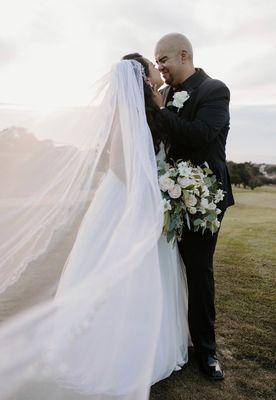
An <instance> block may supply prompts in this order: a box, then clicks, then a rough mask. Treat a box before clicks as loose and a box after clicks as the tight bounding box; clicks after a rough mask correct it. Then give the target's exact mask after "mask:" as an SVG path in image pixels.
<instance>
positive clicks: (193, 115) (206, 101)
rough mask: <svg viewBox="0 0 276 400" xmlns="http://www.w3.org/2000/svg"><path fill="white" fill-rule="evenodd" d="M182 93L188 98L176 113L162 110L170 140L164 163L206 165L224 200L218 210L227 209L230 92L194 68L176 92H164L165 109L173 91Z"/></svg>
mask: <svg viewBox="0 0 276 400" xmlns="http://www.w3.org/2000/svg"><path fill="white" fill-rule="evenodd" d="M182 90H185V91H187V92H188V93H189V95H190V97H189V98H188V100H186V101H185V102H184V105H183V107H182V108H180V110H179V111H178V112H177V108H175V107H173V106H169V107H168V108H164V109H162V110H161V112H162V115H163V117H164V120H165V124H166V127H167V131H168V134H169V136H170V138H171V147H170V150H169V153H168V157H167V159H168V160H169V158H173V159H174V160H177V159H183V160H191V161H192V162H193V163H194V164H196V165H201V164H203V163H204V162H205V161H207V162H208V164H209V166H210V168H211V170H212V171H213V172H214V173H215V175H216V176H217V178H218V180H219V181H220V182H221V183H222V189H223V190H224V191H225V197H224V200H223V201H222V202H221V203H220V204H219V206H220V207H221V208H222V209H226V208H227V207H228V206H231V205H233V204H234V198H233V194H232V188H231V183H230V177H229V173H228V169H227V165H226V155H225V145H226V139H227V135H228V131H229V120H230V117H229V100H230V92H229V89H228V88H227V86H226V85H225V84H224V83H223V82H221V81H219V80H216V79H212V78H210V77H209V76H208V75H207V74H206V73H205V72H204V71H203V70H202V69H201V68H196V72H195V73H194V74H193V75H192V76H190V77H189V78H188V79H187V80H186V81H185V82H184V83H182V84H181V85H179V86H178V87H177V88H176V89H175V90H173V88H171V87H170V86H167V87H166V88H165V89H164V91H163V96H164V99H165V105H167V103H168V102H169V101H171V100H172V99H173V94H174V92H175V91H182Z"/></svg>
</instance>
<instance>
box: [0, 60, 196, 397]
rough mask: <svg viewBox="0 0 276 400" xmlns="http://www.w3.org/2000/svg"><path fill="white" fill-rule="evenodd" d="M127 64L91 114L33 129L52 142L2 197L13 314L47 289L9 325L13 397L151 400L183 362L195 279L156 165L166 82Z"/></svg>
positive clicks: (7, 371)
mask: <svg viewBox="0 0 276 400" xmlns="http://www.w3.org/2000/svg"><path fill="white" fill-rule="evenodd" d="M125 58H126V59H125V60H122V61H121V62H119V63H117V64H116V65H115V66H113V68H112V70H111V72H110V73H109V74H107V75H106V76H105V77H104V78H102V80H100V81H99V82H98V83H97V84H96V85H95V87H94V88H93V89H94V95H93V98H92V101H91V103H90V104H89V106H88V107H86V108H85V109H81V110H77V111H76V110H74V111H70V113H71V114H70V115H69V114H68V113H60V114H58V115H52V114H51V115H50V116H47V118H45V119H44V120H43V121H40V122H36V123H34V124H33V125H32V128H33V129H36V132H40V133H43V135H44V138H45V137H47V138H49V139H51V141H50V142H49V141H48V142H47V143H48V145H47V146H48V147H47V149H46V147H45V148H44V147H43V151H42V150H41V149H40V147H39V148H38V147H36V152H35V153H34V154H32V156H31V157H30V156H28V155H26V154H24V161H22V162H19V161H18V159H17V160H16V162H17V164H18V165H17V167H14V169H13V170H12V172H11V175H10V177H9V181H8V185H6V186H5V190H4V191H3V193H2V192H1V197H0V213H1V215H0V216H1V222H0V228H1V231H0V232H1V236H0V239H1V247H0V248H1V264H0V281H1V287H0V290H1V292H2V293H1V300H2V304H4V307H3V308H4V309H5V308H7V307H8V306H9V304H10V303H9V301H10V300H9V299H10V296H11V295H10V293H11V292H12V291H13V293H16V294H18V293H19V295H20V296H21V295H22V294H24V293H25V294H26V292H27V294H29V293H30V292H31V291H32V290H35V291H36V292H37V293H39V294H42V293H43V296H41V297H38V298H39V300H38V304H36V305H35V304H31V301H30V302H29V303H28V307H27V306H26V307H21V309H20V308H19V309H20V311H21V312H18V310H17V312H14V313H10V314H13V315H9V314H8V316H9V318H2V320H3V322H2V324H1V327H0V352H1V361H0V382H1V396H2V397H1V399H3V400H4V399H13V400H16V399H18V400H19V399H20V400H22V399H28V400H37V399H39V400H46V399H51V400H52V399H54V400H56V399H66V400H67V399H82V398H85V399H97V400H104V399H125V400H144V399H147V398H148V396H149V390H150V386H151V385H152V384H154V383H155V382H157V381H159V380H161V379H164V378H166V377H168V376H169V375H170V374H171V373H172V372H173V371H174V370H178V369H180V368H181V367H182V366H183V365H184V364H185V363H186V362H187V349H188V338H189V330H188V322H187V286H186V277H185V269H184V265H183V262H182V260H181V258H180V255H179V253H178V248H177V246H175V247H173V246H172V245H171V244H168V243H167V241H166V238H165V236H163V235H162V234H161V232H162V224H163V202H162V198H161V194H160V189H159V185H158V180H157V169H156V159H165V157H166V150H167V148H168V146H169V138H168V136H167V135H166V133H165V132H163V129H162V120H161V119H160V118H161V117H160V113H159V108H158V107H157V106H156V105H155V103H154V96H153V91H152V89H151V87H152V86H153V85H157V86H158V87H160V86H161V84H162V81H161V78H160V74H159V72H158V71H157V70H156V69H155V68H154V66H153V65H152V64H151V63H150V62H149V61H148V60H146V59H144V58H142V57H141V56H139V55H137V54H134V55H130V56H127V57H125ZM72 115H73V116H72ZM70 118H71V119H70ZM68 121H70V124H68ZM69 125H70V126H69ZM68 126H69V127H68ZM63 130H64V132H63ZM63 133H64V134H63ZM55 137H58V138H59V139H60V138H61V137H62V145H61V144H60V145H59V146H57V145H55V146H53V143H54V142H53V139H55ZM39 145H40V146H42V144H41V143H40V144H39ZM44 145H45V143H44ZM37 146H38V145H37ZM37 148H38V149H39V151H38V150H37ZM45 149H46V150H47V151H46V150H45ZM57 252H60V254H61V253H62V254H61V255H62V257H61V258H60V259H59V260H61V261H59V262H61V263H62V264H63V269H62V271H60V272H61V273H56V272H55V273H54V272H53V271H54V270H53V267H52V265H53V258H51V254H56V253H57ZM43 257H44V259H43ZM43 260H44V262H42V261H43ZM62 260H63V262H62ZM42 264H43V265H44V267H43V266H42ZM45 265H46V273H45ZM27 267H28V268H27ZM43 268H44V270H43ZM51 271H52V272H53V276H54V279H53V276H51V279H50V281H51V287H50V289H49V288H48V289H47V290H44V289H45V281H46V279H48V280H49V275H51ZM55 274H56V275H55ZM25 276H26V277H27V276H28V280H27V285H28V287H27V290H25V292H24V290H23V289H22V282H23V281H24V277H25ZM39 277H41V280H42V282H39ZM47 277H48V278H47ZM53 281H54V282H53ZM20 284H21V286H20ZM39 285H41V290H40V286H39ZM7 299H8V300H7ZM20 302H21V303H24V298H23V296H22V297H21V299H20ZM30 306H31V307H30ZM22 308H23V309H22Z"/></svg>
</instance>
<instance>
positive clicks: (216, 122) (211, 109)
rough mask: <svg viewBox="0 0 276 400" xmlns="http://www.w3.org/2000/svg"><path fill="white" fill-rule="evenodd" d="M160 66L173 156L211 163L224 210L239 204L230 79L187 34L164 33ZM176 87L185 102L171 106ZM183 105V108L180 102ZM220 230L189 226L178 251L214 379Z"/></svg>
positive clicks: (193, 329)
mask: <svg viewBox="0 0 276 400" xmlns="http://www.w3.org/2000/svg"><path fill="white" fill-rule="evenodd" d="M155 59H156V62H157V65H158V69H159V71H160V72H161V73H162V76H163V78H164V80H165V82H166V84H167V85H168V86H167V87H166V88H165V89H164V91H163V93H162V95H161V94H160V93H159V92H157V91H156V92H155V100H156V103H157V104H158V105H159V107H160V108H161V110H162V111H161V112H162V114H163V117H164V123H165V124H166V127H167V130H168V134H169V135H170V137H171V148H170V151H169V154H168V161H169V159H170V158H173V159H174V160H178V159H182V160H191V161H192V162H193V163H194V164H196V165H201V164H203V163H204V162H205V161H207V162H208V164H209V166H210V168H211V170H212V171H213V172H214V173H215V175H216V176H217V179H218V181H220V182H221V183H222V189H223V190H224V192H225V197H224V199H223V201H222V202H221V203H220V204H219V208H220V209H221V210H222V213H221V214H220V215H219V217H220V221H221V220H222V218H223V215H224V212H225V210H226V208H227V207H228V206H231V205H233V204H234V199H233V195H232V190H231V184H230V179H229V173H228V170H227V166H226V156H225V145H226V139H227V134H228V130H229V100H230V93H229V90H228V88H227V87H226V86H225V84H224V83H223V82H221V81H219V80H215V79H212V78H210V77H209V76H208V75H207V74H206V73H205V72H204V71H203V70H202V69H201V68H195V67H194V64H193V49H192V45H191V43H190V41H189V40H188V39H187V38H186V37H185V36H184V35H182V34H179V33H171V34H168V35H166V36H164V37H162V38H161V39H160V40H159V42H158V43H157V45H156V48H155ZM176 92H182V93H181V94H178V96H180V104H178V106H177V107H175V106H173V105H172V101H173V100H174V98H173V96H174V94H175V93H176ZM179 106H180V107H179ZM217 237H218V234H217V233H216V234H214V235H212V234H211V232H210V231H208V232H207V230H206V231H205V233H204V234H202V233H201V232H193V231H190V230H189V229H188V228H185V230H184V232H183V236H182V238H181V241H180V242H179V244H178V245H179V250H180V253H181V256H182V258H183V261H184V263H185V266H186V272H187V280H188V289H189V313H188V314H189V315H188V317H189V327H190V333H191V338H192V342H193V345H194V349H195V351H196V355H197V360H198V364H199V368H200V370H201V371H202V372H203V373H205V374H206V375H208V376H209V377H210V378H212V379H213V380H222V379H223V378H224V373H223V371H222V369H221V366H220V364H219V361H218V359H217V356H216V339H215V304H214V297H215V291H214V276H213V255H214V251H215V247H216V242H217Z"/></svg>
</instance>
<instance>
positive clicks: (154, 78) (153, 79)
mask: <svg viewBox="0 0 276 400" xmlns="http://www.w3.org/2000/svg"><path fill="white" fill-rule="evenodd" d="M146 61H147V62H148V65H149V76H148V80H149V83H150V84H151V85H157V89H159V88H160V87H161V86H162V85H163V84H164V82H163V80H162V78H161V74H160V72H159V70H158V68H156V67H155V66H154V64H153V63H152V62H151V61H149V60H147V59H146Z"/></svg>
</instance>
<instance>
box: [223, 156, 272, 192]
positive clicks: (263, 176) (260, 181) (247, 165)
mask: <svg viewBox="0 0 276 400" xmlns="http://www.w3.org/2000/svg"><path fill="white" fill-rule="evenodd" d="M227 165H228V169H229V173H230V177H231V182H232V184H233V185H235V186H239V187H240V186H242V187H244V188H250V189H252V190H253V189H255V188H256V187H258V186H263V185H271V184H273V185H275V184H276V166H274V165H256V164H253V163H251V162H243V163H235V162H233V161H228V162H227Z"/></svg>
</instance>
